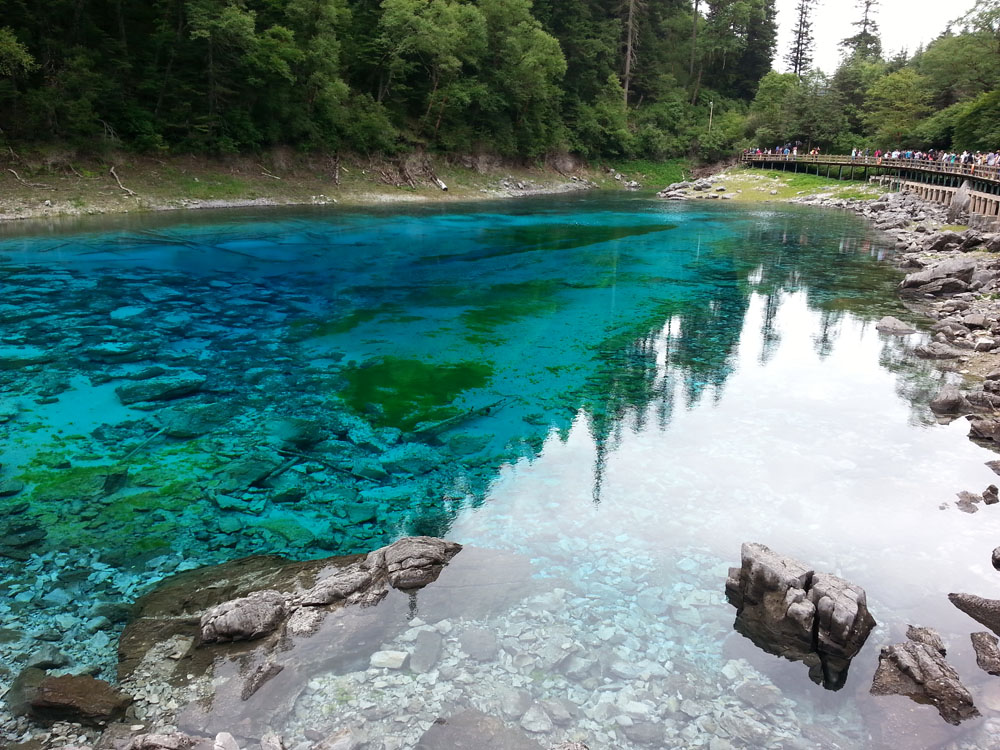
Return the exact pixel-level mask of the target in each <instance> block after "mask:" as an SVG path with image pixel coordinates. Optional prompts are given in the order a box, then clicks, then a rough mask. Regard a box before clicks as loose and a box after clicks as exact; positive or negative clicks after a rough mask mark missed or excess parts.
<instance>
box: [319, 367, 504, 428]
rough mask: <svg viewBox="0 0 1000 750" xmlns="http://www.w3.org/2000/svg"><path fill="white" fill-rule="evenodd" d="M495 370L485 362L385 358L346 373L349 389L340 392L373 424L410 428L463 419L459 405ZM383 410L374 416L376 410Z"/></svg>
mask: <svg viewBox="0 0 1000 750" xmlns="http://www.w3.org/2000/svg"><path fill="white" fill-rule="evenodd" d="M492 375H493V367H492V366H491V365H489V364H488V363H485V362H455V363H452V364H445V365H434V364H428V363H426V362H422V361H420V360H416V359H402V358H399V357H383V358H382V359H380V360H379V361H377V362H373V363H369V364H366V365H363V366H361V367H354V368H351V369H348V370H345V371H344V373H343V376H344V379H345V380H346V387H345V388H344V389H343V390H342V391H340V393H339V394H338V395H339V396H340V397H341V398H343V400H344V402H345V403H346V404H347V405H348V406H349V407H351V408H352V409H353V410H354V411H356V412H357V413H359V414H364V415H366V416H367V417H368V418H369V419H371V420H372V421H373V422H375V423H378V424H382V425H385V426H390V427H398V428H399V429H402V430H409V429H413V428H414V427H416V426H417V425H418V424H420V423H421V422H435V421H440V420H444V419H447V418H449V417H453V416H455V415H457V414H458V413H459V412H460V411H461V409H460V408H459V407H457V406H455V405H454V404H453V402H454V401H455V399H457V398H458V397H459V396H461V395H462V394H463V393H465V392H466V391H469V390H472V389H474V388H482V387H483V386H485V385H486V384H487V383H488V382H489V380H490V377H491V376H492ZM374 404H377V405H378V406H379V409H378V413H375V414H372V413H371V412H372V406H373V405H374Z"/></svg>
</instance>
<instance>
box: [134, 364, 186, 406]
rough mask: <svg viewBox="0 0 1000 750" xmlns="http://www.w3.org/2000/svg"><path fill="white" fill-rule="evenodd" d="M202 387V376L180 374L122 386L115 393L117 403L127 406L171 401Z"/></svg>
mask: <svg viewBox="0 0 1000 750" xmlns="http://www.w3.org/2000/svg"><path fill="white" fill-rule="evenodd" d="M203 385H205V376H204V375H199V374H197V373H194V372H180V373H176V374H173V375H165V376H163V377H159V378H151V379H149V380H141V381H139V382H137V383H129V384H127V385H122V386H119V387H118V388H115V393H117V394H118V400H119V401H121V402H122V403H123V404H124V405H126V406H129V405H131V404H138V403H140V402H143V401H172V400H173V399H175V398H181V397H183V396H189V395H191V394H192V393H196V392H197V391H199V390H201V387H202V386H203Z"/></svg>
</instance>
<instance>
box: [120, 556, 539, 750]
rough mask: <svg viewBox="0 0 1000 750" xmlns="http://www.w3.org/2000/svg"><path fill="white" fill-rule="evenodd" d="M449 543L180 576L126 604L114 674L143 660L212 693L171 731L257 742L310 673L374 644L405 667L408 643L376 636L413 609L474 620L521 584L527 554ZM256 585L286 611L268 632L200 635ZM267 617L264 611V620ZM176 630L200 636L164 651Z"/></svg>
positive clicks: (361, 661)
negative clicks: (245, 636)
mask: <svg viewBox="0 0 1000 750" xmlns="http://www.w3.org/2000/svg"><path fill="white" fill-rule="evenodd" d="M459 550H462V548H461V547H460V546H459V545H456V544H453V543H450V542H446V541H443V540H440V539H431V538H422V537H417V538H410V539H403V540H400V541H399V542H396V543H395V544H393V545H390V546H389V547H385V548H382V549H380V550H376V551H375V552H372V553H370V554H369V555H366V556H364V557H361V556H356V555H355V556H349V557H346V558H336V557H335V558H327V559H325V560H313V561H308V562H302V563H290V562H287V561H284V560H281V559H280V558H273V557H271V558H248V559H245V560H242V561H236V562H235V563H228V564H226V565H221V566H215V567H213V568H206V569H202V570H197V571H189V572H186V573H182V574H179V575H177V576H176V577H175V578H174V579H170V580H168V581H166V582H165V583H164V584H162V585H161V586H160V587H158V589H157V590H156V591H154V592H153V593H151V594H149V595H147V596H146V597H144V598H143V599H141V600H140V601H139V602H138V603H137V609H136V618H135V619H134V620H133V621H132V622H130V623H129V624H128V625H127V626H126V628H125V632H124V633H123V635H122V638H121V644H120V648H119V654H120V664H119V675H120V676H121V677H122V678H125V677H127V676H128V675H129V674H132V673H135V672H136V670H139V673H140V674H142V673H143V670H146V669H149V670H155V671H156V673H157V674H160V675H163V677H164V679H166V680H168V681H170V682H172V683H174V684H187V683H189V682H191V681H192V680H193V681H194V682H195V683H197V684H198V685H200V687H199V690H202V691H206V690H207V691H209V692H210V694H211V700H209V701H204V700H199V701H194V702H192V703H190V704H188V705H187V706H183V707H182V708H181V709H180V710H179V711H178V713H177V720H176V726H177V727H178V728H179V729H180V730H181V731H183V732H186V733H188V734H192V735H199V734H201V735H205V734H209V735H210V734H213V733H216V732H222V731H228V732H232V733H233V734H234V735H235V736H238V737H245V738H250V739H252V740H255V741H259V740H260V738H262V737H263V735H264V734H266V732H267V731H268V729H269V727H273V726H278V725H280V724H281V723H282V722H284V721H286V720H287V717H288V715H289V713H290V712H291V711H292V708H293V706H294V705H295V702H296V700H297V699H298V697H299V695H300V694H301V693H302V691H303V690H304V689H305V688H306V685H307V683H308V682H309V680H310V679H311V678H312V677H313V676H315V675H319V674H326V673H330V672H357V671H361V670H365V669H367V668H369V667H370V666H372V665H373V662H372V655H373V654H375V653H376V652H382V653H381V655H380V656H378V657H376V658H375V663H377V664H379V665H384V666H385V667H386V668H390V669H398V668H400V667H398V666H395V665H397V664H399V663H400V661H402V668H404V669H405V668H406V663H407V661H408V660H409V659H411V658H412V656H413V655H415V654H416V652H417V651H419V649H417V648H414V654H413V655H411V654H410V653H408V652H407V651H403V650H399V651H398V652H397V653H386V652H389V651H393V650H394V649H393V648H392V647H387V646H385V645H384V644H388V643H390V642H391V641H392V640H393V639H394V638H395V637H396V636H398V635H400V634H401V633H403V632H405V631H406V630H407V629H408V628H409V623H410V622H411V621H412V618H413V617H414V616H418V617H420V619H422V620H423V621H424V622H426V623H434V622H436V621H438V620H442V619H448V618H455V619H457V618H460V617H465V616H467V617H470V618H483V619H485V618H488V617H490V616H492V615H493V614H494V613H496V612H498V611H505V610H507V609H508V608H509V607H510V606H511V604H512V603H513V602H516V601H518V600H519V599H521V598H522V597H524V596H526V595H528V594H530V593H531V592H532V589H533V584H532V580H531V568H530V565H529V564H528V562H527V560H525V559H523V558H520V557H516V556H512V555H508V554H504V553H497V552H492V551H486V550H478V549H465V550H462V551H461V554H458V551H459ZM261 591H268V592H271V595H270V596H273V595H274V594H277V595H278V596H277V597H274V603H275V604H276V605H277V604H278V603H279V601H280V602H283V603H284V606H285V608H286V611H287V613H288V614H287V615H286V616H285V617H284V618H283V619H282V620H281V621H280V622H278V623H277V625H276V627H274V629H273V630H270V631H269V632H267V633H264V634H263V635H261V636H260V637H257V638H255V639H254V640H243V641H232V642H224V641H218V640H215V641H210V640H207V639H205V638H204V635H205V634H204V633H201V632H200V628H199V624H200V623H202V622H206V623H207V622H208V621H211V622H212V623H213V625H212V626H213V627H218V625H219V623H220V620H219V618H217V617H216V618H205V615H206V613H208V612H213V611H214V612H215V613H216V614H218V613H219V612H221V611H226V612H228V613H234V612H239V611H240V610H241V609H242V607H235V606H230V607H229V608H228V609H227V608H226V607H225V605H226V604H227V603H228V604H230V605H233V604H235V603H236V600H240V599H244V600H246V599H252V598H253V594H254V593H255V592H261ZM220 605H223V607H222V608H221V609H220ZM272 625H274V622H273V621H271V620H268V622H267V628H271V627H272ZM267 628H261V629H260V630H265V629H267ZM243 630H245V629H239V632H243ZM251 632H255V631H253V629H251ZM227 633H229V634H230V635H231V634H232V631H227ZM435 636H436V638H435ZM178 638H180V639H183V640H187V641H188V642H190V641H192V640H197V642H198V643H199V644H200V645H199V646H198V647H197V648H193V649H191V650H190V651H188V652H187V653H186V655H185V657H184V658H183V659H180V660H179V661H175V660H171V659H170V658H169V657H168V656H166V654H169V653H172V652H173V651H174V650H175V649H168V648H165V647H164V645H165V644H166V645H169V644H172V643H174V642H175V641H176V640H177V639H178ZM424 638H429V639H433V640H434V641H435V642H427V643H424V644H422V645H423V647H424V649H425V651H424V653H422V654H421V659H422V660H423V663H422V664H418V665H417V666H419V667H421V668H424V669H428V670H429V669H431V668H433V666H434V662H436V661H437V657H438V656H439V652H440V649H441V645H442V644H441V636H440V634H438V633H434V634H433V635H431V636H429V637H424ZM424 638H421V639H419V640H424Z"/></svg>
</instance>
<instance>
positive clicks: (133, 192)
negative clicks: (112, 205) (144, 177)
mask: <svg viewBox="0 0 1000 750" xmlns="http://www.w3.org/2000/svg"><path fill="white" fill-rule="evenodd" d="M111 176H112V177H114V178H115V182H117V183H118V187H120V188H121V189H122V190H124V191H125V192H126V193H128V194H129V195H135V196H138V195H139V194H138V193H137V192H135V191H134V190H129V189H128V188H127V187H125V186H124V185H122V181H121V179H120V178H119V177H118V173H117V172H116V171H115V167H114V165H113V164H112V165H111Z"/></svg>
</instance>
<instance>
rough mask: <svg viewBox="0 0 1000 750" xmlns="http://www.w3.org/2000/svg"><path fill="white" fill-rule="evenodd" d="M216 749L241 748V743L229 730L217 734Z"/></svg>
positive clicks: (232, 749)
mask: <svg viewBox="0 0 1000 750" xmlns="http://www.w3.org/2000/svg"><path fill="white" fill-rule="evenodd" d="M215 750H240V745H239V743H238V742H237V741H236V738H235V737H233V735H231V734H230V733H229V732H219V733H218V734H217V735H215Z"/></svg>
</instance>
